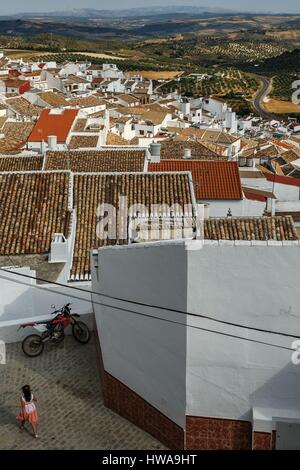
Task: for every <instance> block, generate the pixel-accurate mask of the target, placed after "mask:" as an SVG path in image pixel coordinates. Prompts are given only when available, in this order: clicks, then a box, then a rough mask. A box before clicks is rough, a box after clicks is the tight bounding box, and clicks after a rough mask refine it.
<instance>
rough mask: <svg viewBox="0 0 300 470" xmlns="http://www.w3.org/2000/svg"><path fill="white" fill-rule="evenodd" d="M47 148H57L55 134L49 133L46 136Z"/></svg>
mask: <svg viewBox="0 0 300 470" xmlns="http://www.w3.org/2000/svg"><path fill="white" fill-rule="evenodd" d="M48 148H49V150H56V149H57V137H56V135H49V136H48Z"/></svg>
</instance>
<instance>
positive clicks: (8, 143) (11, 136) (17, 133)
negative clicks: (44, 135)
mask: <svg viewBox="0 0 300 470" xmlns="http://www.w3.org/2000/svg"><path fill="white" fill-rule="evenodd" d="M33 126H34V124H33V123H31V122H12V121H8V122H6V123H5V124H4V126H3V128H2V131H1V132H2V133H3V134H4V139H0V153H2V154H3V153H4V154H5V153H17V152H19V150H20V149H21V148H22V147H24V145H25V144H26V141H27V138H28V136H29V134H30V133H31V131H32V129H33Z"/></svg>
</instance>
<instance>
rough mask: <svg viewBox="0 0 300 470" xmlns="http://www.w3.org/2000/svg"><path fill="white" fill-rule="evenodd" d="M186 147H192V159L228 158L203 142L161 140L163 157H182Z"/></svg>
mask: <svg viewBox="0 0 300 470" xmlns="http://www.w3.org/2000/svg"><path fill="white" fill-rule="evenodd" d="M184 149H191V154H192V159H196V160H210V159H212V160H227V158H226V157H223V156H221V155H218V154H217V153H216V152H214V151H213V150H211V149H210V148H208V147H207V146H206V145H204V144H202V143H201V142H193V141H188V142H186V141H184V142H182V141H177V140H173V139H170V140H164V141H162V142H161V159H162V160H170V159H172V160H173V159H177V158H178V159H182V158H183V156H184Z"/></svg>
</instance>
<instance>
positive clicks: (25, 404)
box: [17, 385, 39, 437]
mask: <svg viewBox="0 0 300 470" xmlns="http://www.w3.org/2000/svg"><path fill="white" fill-rule="evenodd" d="M35 401H36V398H35V396H34V395H33V393H32V392H31V389H30V387H29V385H24V387H22V395H21V398H20V402H21V408H20V413H19V414H18V416H17V420H18V421H21V426H20V429H24V426H25V422H26V421H28V423H30V425H31V427H32V431H33V435H34V437H38V434H37V422H38V419H39V418H38V413H37V409H36V406H35V403H34V402H35Z"/></svg>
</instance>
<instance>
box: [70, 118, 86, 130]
mask: <svg viewBox="0 0 300 470" xmlns="http://www.w3.org/2000/svg"><path fill="white" fill-rule="evenodd" d="M87 122H88V120H87V119H85V118H79V119H77V121H76V123H75V126H74V128H73V131H74V132H85V127H86V125H87Z"/></svg>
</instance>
